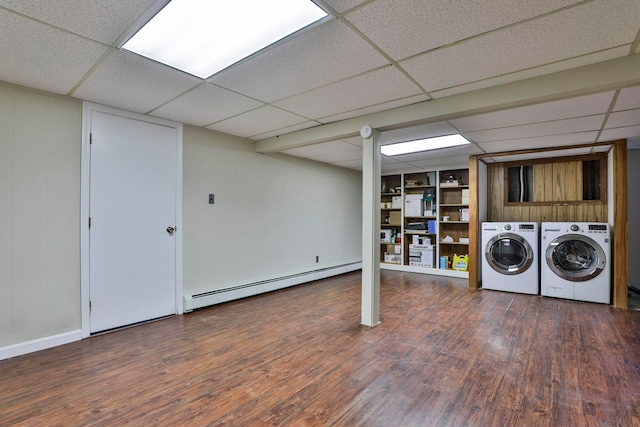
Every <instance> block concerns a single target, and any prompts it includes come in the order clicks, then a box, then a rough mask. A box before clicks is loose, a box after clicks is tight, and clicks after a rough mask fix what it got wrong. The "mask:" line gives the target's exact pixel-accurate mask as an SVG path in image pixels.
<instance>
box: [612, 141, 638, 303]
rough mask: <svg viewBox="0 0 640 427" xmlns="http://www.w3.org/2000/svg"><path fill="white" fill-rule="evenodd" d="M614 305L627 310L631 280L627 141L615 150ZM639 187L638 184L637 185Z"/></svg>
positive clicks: (619, 144)
mask: <svg viewBox="0 0 640 427" xmlns="http://www.w3.org/2000/svg"><path fill="white" fill-rule="evenodd" d="M613 166H614V169H613V182H612V183H611V185H613V198H614V200H612V201H611V202H612V203H613V223H614V226H613V305H614V306H616V307H622V308H627V305H628V295H627V283H628V279H629V269H628V265H629V236H628V232H629V224H628V222H627V216H628V214H629V195H628V183H627V141H626V140H624V141H616V144H615V145H614V148H613ZM635 184H636V185H637V183H635Z"/></svg>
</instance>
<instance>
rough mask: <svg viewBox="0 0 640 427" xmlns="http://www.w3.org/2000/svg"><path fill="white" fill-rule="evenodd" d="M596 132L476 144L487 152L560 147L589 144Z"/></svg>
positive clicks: (595, 136)
mask: <svg viewBox="0 0 640 427" xmlns="http://www.w3.org/2000/svg"><path fill="white" fill-rule="evenodd" d="M597 137H598V132H582V133H572V134H566V135H551V136H540V137H536V138H524V139H512V140H506V141H495V142H483V143H479V144H478V146H480V148H482V149H483V150H485V152H487V153H499V152H502V151H514V150H529V149H535V148H548V147H560V146H564V145H576V144H589V143H592V142H595V141H596V138H597Z"/></svg>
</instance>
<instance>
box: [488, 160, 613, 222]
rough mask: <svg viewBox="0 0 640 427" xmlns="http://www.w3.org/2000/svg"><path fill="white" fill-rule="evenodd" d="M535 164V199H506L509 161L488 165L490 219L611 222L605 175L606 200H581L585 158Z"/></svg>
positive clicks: (603, 186)
mask: <svg viewBox="0 0 640 427" xmlns="http://www.w3.org/2000/svg"><path fill="white" fill-rule="evenodd" d="M605 164H606V163H605ZM532 166H533V182H534V186H533V202H531V203H506V202H505V186H506V183H505V182H506V181H505V176H504V170H505V164H504V163H492V164H489V165H488V170H487V174H488V182H489V189H488V203H489V206H488V212H487V214H488V220H489V221H535V222H545V221H584V222H608V218H607V213H608V209H607V202H606V180H605V179H603V185H602V190H601V191H602V192H603V195H604V196H605V197H603V200H581V199H582V184H583V183H582V160H578V161H561V162H557V161H549V162H548V163H537V164H534V165H532ZM602 175H603V176H606V173H603V174H602Z"/></svg>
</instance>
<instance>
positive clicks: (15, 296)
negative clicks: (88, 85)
mask: <svg viewBox="0 0 640 427" xmlns="http://www.w3.org/2000/svg"><path fill="white" fill-rule="evenodd" d="M81 116H82V108H81V104H80V103H79V102H77V101H73V100H69V99H65V98H61V97H56V96H48V95H46V94H41V93H36V92H32V91H28V90H25V89H22V88H18V87H13V86H9V85H3V84H0V224H2V232H0V347H3V346H9V345H12V344H16V343H21V342H26V341H31V340H35V339H39V338H42V337H46V336H52V335H56V334H62V333H66V332H69V331H72V330H77V329H79V328H80V265H79V260H80V246H79V238H80V237H79V234H80V233H79V231H80V227H79V217H80V143H81Z"/></svg>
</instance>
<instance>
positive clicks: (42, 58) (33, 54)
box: [0, 9, 108, 94]
mask: <svg viewBox="0 0 640 427" xmlns="http://www.w3.org/2000/svg"><path fill="white" fill-rule="evenodd" d="M0 34H1V37H0V58H2V65H0V80H3V81H6V82H10V83H16V84H19V85H23V86H28V87H33V88H36V89H40V90H46V91H49V92H52V93H58V94H67V93H69V91H70V90H71V89H72V88H73V87H74V86H75V85H76V83H77V82H78V81H79V80H80V79H82V77H83V76H84V75H85V73H87V71H89V69H90V68H91V66H92V65H93V64H94V63H95V62H96V61H97V60H98V59H100V57H101V56H102V55H104V54H105V52H107V49H108V48H107V47H105V46H103V45H101V44H99V43H95V42H92V41H90V40H87V39H85V38H82V37H78V36H74V35H73V34H70V33H67V32H64V31H60V30H58V29H55V28H52V27H50V26H48V25H45V24H41V23H38V22H35V21H33V20H31V19H27V18H24V17H21V16H19V15H15V14H12V13H9V12H7V11H5V10H1V9H0Z"/></svg>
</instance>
